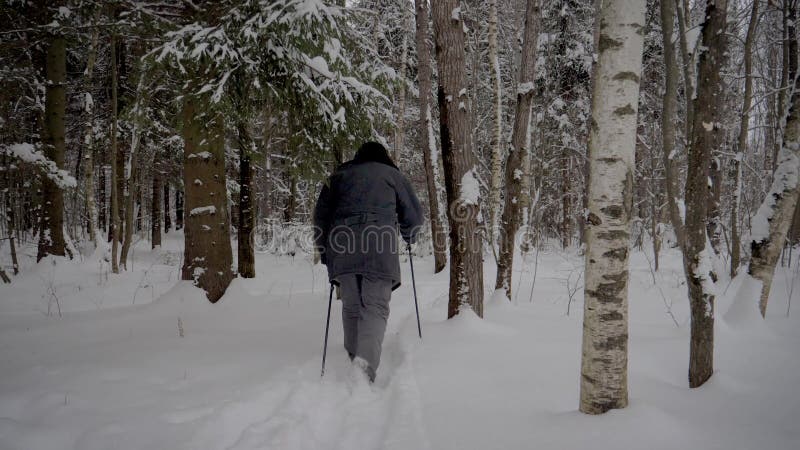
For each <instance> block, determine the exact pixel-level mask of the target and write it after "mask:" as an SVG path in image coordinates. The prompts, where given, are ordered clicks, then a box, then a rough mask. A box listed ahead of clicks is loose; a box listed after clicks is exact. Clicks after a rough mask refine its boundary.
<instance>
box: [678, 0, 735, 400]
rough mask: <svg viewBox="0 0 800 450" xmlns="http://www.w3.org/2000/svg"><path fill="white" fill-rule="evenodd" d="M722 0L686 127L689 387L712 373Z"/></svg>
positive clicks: (708, 33)
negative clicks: (711, 232)
mask: <svg viewBox="0 0 800 450" xmlns="http://www.w3.org/2000/svg"><path fill="white" fill-rule="evenodd" d="M727 9H728V3H727V0H716V1H714V2H709V3H708V4H707V5H706V11H705V21H704V22H703V24H702V25H701V27H702V43H701V45H702V46H703V48H704V49H706V50H704V51H703V52H701V53H700V58H699V64H698V67H699V69H698V84H697V98H696V99H695V100H694V124H693V125H692V127H691V130H692V133H691V139H690V147H689V169H688V172H687V176H686V200H687V201H686V228H685V230H686V247H685V249H684V258H683V260H684V261H683V262H684V271H685V273H686V281H687V284H688V285H689V304H690V307H691V320H692V325H691V344H690V352H689V386H690V387H693V388H694V387H698V386H702V385H703V383H705V382H706V381H707V380H708V379H709V378H710V377H711V375H712V374H713V372H714V292H713V281H712V275H711V271H712V265H711V259H710V258H711V255H710V254H709V252H708V251H707V243H708V235H707V230H706V220H707V219H708V210H707V209H708V201H707V198H708V195H709V186H708V179H709V168H710V167H709V163H710V160H711V156H712V155H713V154H714V153H716V152H718V151H719V150H720V149H721V146H722V144H723V142H724V138H725V134H724V133H725V131H724V129H723V127H722V124H721V123H720V119H721V116H722V111H720V104H721V102H722V100H723V96H724V85H723V80H722V77H721V75H720V68H721V66H722V64H723V62H724V61H725V52H726V47H727V38H726V36H725V26H726V17H727Z"/></svg>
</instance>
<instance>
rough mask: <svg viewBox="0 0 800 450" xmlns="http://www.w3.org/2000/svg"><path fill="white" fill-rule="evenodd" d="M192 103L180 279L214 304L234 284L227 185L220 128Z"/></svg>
mask: <svg viewBox="0 0 800 450" xmlns="http://www.w3.org/2000/svg"><path fill="white" fill-rule="evenodd" d="M206 106H207V105H205V104H204V103H202V102H201V101H199V100H198V99H196V98H193V97H191V96H187V97H186V98H185V100H184V104H183V111H182V115H183V129H182V133H183V140H184V153H183V167H184V169H183V185H184V188H185V189H186V209H187V210H188V211H189V213H188V215H187V216H186V218H185V234H184V242H185V245H184V257H183V268H182V271H181V276H182V279H184V280H194V282H195V285H197V286H198V287H199V288H201V289H203V290H204V291H206V296H207V297H208V299H209V300H210V301H211V302H212V303H215V302H216V301H217V300H219V299H220V297H222V295H223V294H224V293H225V290H226V289H227V288H228V285H229V284H230V282H231V280H232V279H233V272H232V271H231V264H232V263H233V255H232V253H231V240H230V222H229V220H228V197H227V187H226V184H225V147H224V138H225V136H224V122H223V119H222V117H221V115H220V114H219V113H217V112H214V111H212V110H210V108H207V107H206Z"/></svg>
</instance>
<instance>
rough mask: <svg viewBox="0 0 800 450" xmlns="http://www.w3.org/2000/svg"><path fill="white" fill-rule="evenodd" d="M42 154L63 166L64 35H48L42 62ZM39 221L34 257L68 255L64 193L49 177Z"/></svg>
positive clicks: (64, 105)
mask: <svg viewBox="0 0 800 450" xmlns="http://www.w3.org/2000/svg"><path fill="white" fill-rule="evenodd" d="M45 75H46V77H47V85H46V87H45V107H44V129H43V130H42V137H43V141H44V153H45V155H46V156H47V159H49V160H51V161H53V162H55V163H56V166H58V168H59V169H61V168H63V167H64V151H65V148H66V143H65V140H64V135H65V132H66V129H65V121H64V118H65V115H66V107H67V96H66V82H67V48H66V39H65V38H64V37H63V36H59V35H54V36H50V38H49V44H48V47H47V59H46V62H45ZM42 199H43V201H44V204H43V207H42V216H41V219H40V220H41V222H40V225H39V231H40V235H39V249H38V252H37V255H36V260H37V261H39V260H41V259H42V258H44V257H45V256H47V255H59V256H65V255H66V254H67V250H66V242H65V240H64V192H63V191H62V188H61V186H59V185H58V184H56V182H55V181H53V180H52V179H51V177H50V176H45V177H43V180H42Z"/></svg>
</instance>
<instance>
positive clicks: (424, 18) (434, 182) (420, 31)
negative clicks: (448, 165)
mask: <svg viewBox="0 0 800 450" xmlns="http://www.w3.org/2000/svg"><path fill="white" fill-rule="evenodd" d="M414 3H415V7H416V11H417V30H416V41H417V64H418V68H417V77H418V78H419V133H418V136H419V146H420V147H421V148H422V154H423V159H424V160H425V178H426V182H427V187H428V209H429V212H430V222H431V236H432V238H433V239H432V240H433V259H434V263H433V272H434V273H439V272H441V271H442V270H443V269H444V266H445V265H446V264H447V256H446V255H445V251H446V250H447V241H446V237H445V235H444V229H443V228H442V222H441V217H442V216H441V212H440V209H439V189H438V187H437V186H438V175H439V158H438V155H439V153H438V152H437V151H436V139H435V137H434V136H433V123H432V121H433V120H432V118H431V48H430V44H429V42H428V35H429V33H428V20H429V14H428V1H427V0H414Z"/></svg>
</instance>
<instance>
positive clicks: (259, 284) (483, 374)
mask: <svg viewBox="0 0 800 450" xmlns="http://www.w3.org/2000/svg"><path fill="white" fill-rule="evenodd" d="M181 241H182V236H181V235H179V234H176V233H170V234H169V235H168V236H167V237H166V239H165V245H164V247H162V248H160V249H157V250H153V251H151V250H149V245H148V243H147V242H140V243H139V244H138V245H137V246H136V247H135V248H134V255H133V264H132V267H130V269H131V270H129V271H127V272H123V273H121V274H120V275H114V274H112V273H109V272H110V270H109V268H108V267H107V264H105V263H101V262H100V261H101V260H102V258H100V257H99V255H98V254H95V255H90V256H87V257H86V258H85V259H84V260H83V261H82V262H67V261H64V260H59V261H55V260H45V261H44V262H43V263H41V264H39V265H33V264H32V263H31V261H30V257H27V258H25V259H24V261H23V263H24V264H23V265H24V266H25V268H24V270H23V273H22V274H21V275H19V276H17V277H15V278H14V280H13V283H12V284H11V285H0V449H26V450H27V449H42V450H44V449H81V450H91V449H111V448H115V449H144V448H148V449H255V448H267V449H348V450H350V449H382V448H388V449H436V450H439V449H529V448H541V449H579V448H593V449H597V450H600V449H615V450H619V449H642V448H648V449H675V448H703V449H725V450H737V449H741V450H745V449H764V450H773V449H776V450H777V449H787V450H789V449H792V450H796V449H798V448H800V388H798V386H799V385H800V350H799V349H800V323H799V322H800V311H798V312H793V313H791V314H790V315H789V316H788V317H787V315H786V311H787V306H788V302H789V299H790V293H791V292H792V291H793V290H800V277H797V276H796V274H797V267H796V265H795V266H794V267H792V268H779V273H778V274H777V275H776V279H775V285H774V287H773V289H772V297H771V300H770V307H769V308H770V309H769V315H768V318H767V320H766V321H762V320H761V319H760V318H759V316H758V313H757V309H756V306H755V301H756V299H755V297H753V298H747V296H746V295H742V296H740V303H739V304H737V305H736V307H735V308H733V310H730V307H731V304H732V303H733V300H734V298H735V297H736V293H737V292H738V291H739V287H740V285H741V284H742V283H741V282H740V280H738V279H737V280H734V281H733V282H732V283H730V282H729V281H727V280H725V281H724V282H722V283H720V284H719V290H720V291H724V293H721V296H720V298H719V299H718V303H717V317H718V320H717V330H716V361H715V368H716V373H715V374H714V377H713V378H712V379H711V381H710V382H709V383H707V384H706V385H705V386H703V387H702V388H699V389H695V390H690V389H689V388H688V383H687V377H686V373H687V366H688V348H689V344H688V336H689V330H688V305H687V300H686V291H685V285H684V280H683V275H682V270H681V267H680V258H679V255H678V254H677V253H675V252H668V253H666V254H665V255H662V261H661V263H662V264H661V270H660V271H659V272H657V273H655V274H654V273H653V272H652V271H651V270H650V263H649V260H650V259H652V256H651V255H650V257H649V258H648V255H645V254H644V253H642V252H634V253H633V254H632V255H633V256H632V261H631V267H632V279H631V282H630V369H629V385H630V398H631V402H630V406H629V407H628V408H627V409H624V410H619V411H612V412H610V413H608V414H605V415H603V416H586V415H583V414H581V413H579V412H578V411H577V405H578V380H579V366H580V337H581V315H582V307H583V304H582V289H581V287H582V284H581V283H582V260H581V258H580V257H578V256H577V255H575V254H574V253H564V252H556V251H541V252H540V253H539V255H538V258H537V257H536V255H529V256H528V257H527V259H526V261H524V262H520V260H519V259H518V260H517V261H518V264H517V266H518V270H520V273H517V274H515V276H516V278H515V280H514V285H513V287H514V290H515V298H514V301H513V303H509V302H507V301H504V300H499V299H491V295H490V294H491V293H490V291H488V290H487V306H486V311H485V316H486V317H485V318H484V319H483V320H481V319H478V318H477V317H475V316H474V315H472V314H469V313H466V314H462V315H461V316H460V317H457V318H456V319H454V320H450V321H447V320H445V317H446V308H447V292H446V291H447V285H448V278H447V277H448V275H447V271H444V272H443V273H440V274H438V275H433V274H432V261H430V260H427V259H422V260H420V261H416V260H415V268H416V269H417V283H418V286H417V290H418V293H419V296H420V312H421V315H422V331H423V340H422V341H420V340H419V339H418V338H417V329H416V323H415V318H414V304H413V297H412V293H411V284H410V276H409V273H408V264H407V263H405V262H404V265H403V267H404V274H403V275H404V280H405V283H404V284H403V286H402V287H401V288H400V289H399V290H398V291H396V292H395V294H394V297H393V300H392V304H391V307H392V314H391V317H390V320H389V328H388V332H387V336H386V340H385V342H384V356H383V362H382V365H381V367H380V370H379V372H378V379H377V381H376V383H375V385H374V386H369V385H366V384H365V383H364V382H363V380H361V379H359V378H358V377H355V376H353V372H352V369H351V367H350V363H349V361H348V359H347V357H346V355H345V352H344V349H343V348H342V346H341V324H340V322H339V320H337V319H338V317H339V314H340V312H341V304H340V303H339V302H334V309H333V312H332V321H331V344H330V346H329V352H328V367H327V371H326V375H325V378H324V379H320V372H319V371H320V358H321V353H322V338H323V334H324V325H325V313H326V308H327V294H328V291H327V289H328V287H327V279H326V276H325V271H324V268H323V267H322V266H319V265H317V266H314V265H312V264H311V262H310V259H309V258H302V257H299V256H298V257H295V258H291V257H277V256H272V255H267V254H259V255H257V272H258V275H257V277H256V278H255V279H251V280H242V279H236V280H234V281H233V283H232V285H231V286H230V288H229V289H228V291H227V293H226V294H225V296H224V297H223V298H222V300H221V301H220V302H219V303H218V304H216V305H212V304H210V303H208V301H206V300H205V298H204V296H203V293H202V292H201V291H199V290H198V289H196V288H194V287H192V286H191V285H190V284H189V283H187V282H181V281H179V278H180V277H179V272H180V271H179V265H180V263H181V257H182V251H181ZM0 250H1V251H2V255H3V257H5V255H7V249H0ZM25 251H28V253H29V254H30V253H31V252H32V251H33V250H31V249H27V250H26V249H23V252H25ZM54 261H55V262H54ZM494 270H495V269H494V264H493V260H492V257H491V256H487V259H486V268H485V275H486V279H485V280H486V286H487V287H489V286H490V285H492V284H493V280H494ZM534 274H535V282H534ZM654 281H655V282H654ZM532 287H533V295H531V288H532ZM742 292H744V290H742ZM796 295H797V294H795V296H796ZM59 306H60V309H61V311H62V314H63V316H62V317H60V318H59V317H58V307H59ZM48 310H49V315H48ZM568 310H569V315H567V311H568ZM729 310H730V311H729ZM670 313H671V315H672V316H674V320H675V321H677V324H678V325H677V326H676V323H675V322H674V321H673V317H671V315H670Z"/></svg>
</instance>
